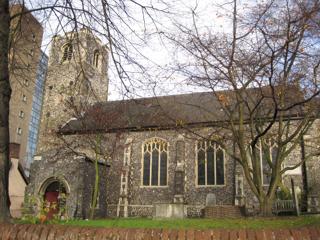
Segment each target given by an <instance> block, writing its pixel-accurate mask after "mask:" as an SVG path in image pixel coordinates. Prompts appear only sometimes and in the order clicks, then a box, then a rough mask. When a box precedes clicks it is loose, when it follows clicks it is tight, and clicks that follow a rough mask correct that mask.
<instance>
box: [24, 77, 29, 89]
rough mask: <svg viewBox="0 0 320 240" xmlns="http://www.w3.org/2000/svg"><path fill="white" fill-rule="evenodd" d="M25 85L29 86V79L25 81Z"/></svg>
mask: <svg viewBox="0 0 320 240" xmlns="http://www.w3.org/2000/svg"><path fill="white" fill-rule="evenodd" d="M24 85H25V86H27V87H28V86H29V80H28V79H25V80H24Z"/></svg>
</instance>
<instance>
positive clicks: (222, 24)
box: [27, 0, 261, 100]
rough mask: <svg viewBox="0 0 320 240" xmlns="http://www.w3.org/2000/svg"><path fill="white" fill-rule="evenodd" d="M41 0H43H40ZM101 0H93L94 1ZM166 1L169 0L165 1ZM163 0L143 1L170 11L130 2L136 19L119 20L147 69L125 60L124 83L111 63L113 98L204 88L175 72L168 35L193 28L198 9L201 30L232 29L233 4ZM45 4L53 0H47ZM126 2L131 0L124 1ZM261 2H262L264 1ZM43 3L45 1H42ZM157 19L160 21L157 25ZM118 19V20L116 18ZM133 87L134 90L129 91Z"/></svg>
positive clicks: (32, 4) (50, 26) (48, 34)
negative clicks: (180, 28) (144, 10)
mask: <svg viewBox="0 0 320 240" xmlns="http://www.w3.org/2000/svg"><path fill="white" fill-rule="evenodd" d="M39 1H41V0H39ZM94 1H97V3H99V2H100V1H98V0H92V1H91V3H92V2H94ZM163 1H165V0H163ZM163 1H160V0H157V1H147V0H141V1H139V3H145V4H146V5H148V4H152V5H153V6H155V7H157V8H159V9H164V10H165V11H166V12H168V13H162V12H152V11H150V13H151V16H152V19H150V18H148V17H147V16H144V18H143V15H142V14H141V9H140V8H137V7H135V6H132V5H130V4H128V9H126V10H127V11H129V12H130V14H131V16H133V18H134V20H133V19H128V21H125V23H123V22H121V21H118V23H117V24H119V26H120V29H122V31H123V34H124V35H125V36H126V37H127V39H131V42H134V43H136V45H134V46H130V45H128V48H129V55H130V56H132V57H133V58H134V59H135V60H136V61H137V62H138V63H139V64H141V65H143V67H144V68H145V70H146V71H143V72H142V71H141V69H138V68H137V67H136V66H134V65H133V64H131V63H130V62H126V61H125V60H124V61H123V65H124V67H125V68H126V70H127V71H128V73H129V75H130V78H131V79H130V81H129V80H127V82H126V80H125V82H124V84H125V85H126V87H124V85H123V82H121V81H120V80H119V77H118V76H117V74H116V73H115V67H114V64H113V63H112V62H110V66H109V78H110V84H109V99H110V100H114V99H123V98H127V97H135V98H136V97H145V96H154V95H168V94H179V93H189V92H193V91H203V89H197V88H194V87H190V86H187V85H186V82H185V81H184V80H185V79H184V78H183V77H182V76H180V75H179V74H177V73H173V68H174V62H175V60H177V58H181V55H180V53H179V52H177V51H176V47H175V46H174V45H173V44H172V42H170V41H169V40H168V39H167V38H166V37H164V34H159V32H163V33H168V34H171V35H174V34H179V32H178V31H177V27H176V26H177V25H178V24H182V25H183V26H186V27H189V28H192V24H193V19H192V14H191V12H192V10H194V11H195V12H196V17H195V21H196V24H197V26H198V27H199V29H200V31H202V32H206V31H211V32H228V31H230V26H231V25H230V17H231V16H230V13H231V8H230V7H231V4H230V2H226V1H223V0H215V1H212V0H198V1H196V0H172V1H168V4H169V5H166V4H163ZM44 2H45V3H47V2H49V1H47V2H46V1H44ZM124 2H125V3H126V2H127V3H128V2H130V1H124ZM243 2H249V1H239V3H240V4H242V6H241V7H242V9H245V8H246V7H247V4H246V3H243ZM260 2H261V1H260ZM42 3H43V1H42ZM27 6H28V7H29V8H36V7H37V6H38V5H37V1H34V0H29V2H28V3H27ZM37 17H38V19H40V20H41V18H45V17H44V16H43V15H42V14H38V15H37ZM50 17H51V18H50V21H49V22H43V25H44V30H45V33H44V42H43V50H44V51H45V52H46V53H47V54H48V53H49V48H50V41H51V38H52V36H53V34H55V33H56V25H57V17H55V16H50ZM153 20H154V21H155V23H156V24H154V22H152V21H153ZM115 22H117V20H115ZM128 22H129V25H130V27H131V28H132V29H133V30H134V33H135V34H137V36H139V37H141V39H139V38H138V37H137V36H136V35H134V34H133V32H130V31H129V30H128V28H127V26H125V25H126V24H127V23H128ZM128 88H129V90H130V92H129V93H128V92H127V89H128Z"/></svg>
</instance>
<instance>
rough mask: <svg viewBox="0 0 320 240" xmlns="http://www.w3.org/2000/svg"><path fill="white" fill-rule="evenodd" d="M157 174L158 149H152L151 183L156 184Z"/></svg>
mask: <svg viewBox="0 0 320 240" xmlns="http://www.w3.org/2000/svg"><path fill="white" fill-rule="evenodd" d="M158 174H159V151H158V150H156V149H155V150H153V151H152V177H151V185H153V186H155V185H158Z"/></svg>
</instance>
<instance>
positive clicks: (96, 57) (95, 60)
mask: <svg viewBox="0 0 320 240" xmlns="http://www.w3.org/2000/svg"><path fill="white" fill-rule="evenodd" d="M99 60H100V53H99V51H98V50H95V51H94V54H93V66H95V67H98V66H99Z"/></svg>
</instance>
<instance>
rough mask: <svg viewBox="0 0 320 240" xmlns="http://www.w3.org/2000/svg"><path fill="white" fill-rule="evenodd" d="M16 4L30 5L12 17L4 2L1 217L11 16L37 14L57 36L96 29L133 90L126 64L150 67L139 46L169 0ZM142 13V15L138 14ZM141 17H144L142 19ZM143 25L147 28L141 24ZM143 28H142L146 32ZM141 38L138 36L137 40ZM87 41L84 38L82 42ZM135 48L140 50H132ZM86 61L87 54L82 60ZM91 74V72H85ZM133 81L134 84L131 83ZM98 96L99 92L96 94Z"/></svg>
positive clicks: (3, 213)
mask: <svg viewBox="0 0 320 240" xmlns="http://www.w3.org/2000/svg"><path fill="white" fill-rule="evenodd" d="M10 3H12V4H21V5H22V6H25V5H26V6H27V8H26V9H25V10H24V11H22V12H18V13H15V14H12V15H11V16H10V13H9V1H8V0H4V1H1V2H0V7H1V10H0V19H1V23H0V29H1V30H0V34H1V35H0V42H1V43H0V44H1V60H0V62H1V63H0V66H1V73H0V74H1V75H0V79H1V80H0V81H1V84H2V87H1V92H2V94H1V104H0V106H1V111H0V112H1V113H0V115H1V133H0V138H1V140H0V155H1V167H0V169H1V199H0V220H1V221H3V220H6V219H8V218H9V210H8V209H9V198H8V171H9V159H8V158H9V156H8V151H9V150H8V147H9V133H8V130H9V128H8V127H9V126H8V116H9V114H8V113H9V101H10V95H11V88H10V82H9V72H8V66H9V65H8V64H9V61H8V53H9V52H10V48H14V44H11V42H10V36H9V35H10V21H15V19H17V18H19V17H20V16H21V15H24V14H29V13H32V14H34V15H36V16H37V18H38V19H39V20H41V22H42V23H43V24H45V27H46V28H47V29H51V35H55V34H59V33H65V32H70V31H73V32H74V33H75V34H74V35H75V36H76V35H77V32H78V31H79V30H80V29H83V28H87V29H90V30H91V31H92V32H93V33H94V34H95V35H97V36H99V37H100V38H102V40H103V41H107V43H108V47H109V49H110V56H111V59H112V61H113V63H114V67H115V71H116V73H117V75H118V77H119V79H120V81H121V82H122V83H123V84H124V83H125V81H126V84H124V85H123V86H124V88H125V89H126V91H127V92H129V91H130V90H131V89H132V87H130V84H132V83H131V76H130V74H128V70H127V69H126V67H125V64H126V63H130V64H131V68H132V66H135V69H138V70H139V71H141V72H145V69H144V66H143V65H142V64H140V63H139V61H137V60H136V59H135V57H133V56H134V55H136V56H137V55H139V56H140V57H144V58H145V56H143V54H142V53H141V52H140V51H139V48H138V47H139V46H141V45H143V44H145V43H146V40H145V39H144V37H143V34H144V33H145V32H146V31H145V30H146V28H147V25H150V24H151V25H152V26H153V27H156V26H157V24H158V22H157V21H156V20H155V19H156V18H154V17H153V14H154V13H155V12H159V13H165V12H166V11H167V10H166V5H162V6H161V9H160V8H157V7H155V6H153V5H152V4H149V5H144V4H141V3H138V2H136V1H127V2H124V1H104V0H95V1H83V0H80V1H69V0H67V1H36V2H34V1H30V2H26V1H11V2H10ZM137 12H140V13H141V14H138V15H137V14H136V13H137ZM137 16H141V18H140V17H139V18H137ZM134 24H139V25H140V30H141V29H142V30H144V31H142V32H143V34H142V35H141V34H139V33H137V32H139V31H137V30H136V29H135V28H134ZM141 26H142V27H141ZM140 32H141V31H140ZM133 39H135V40H133ZM79 44H81V43H79ZM132 52H134V54H132ZM78 62H79V63H80V65H81V59H80V60H79V61H78ZM80 68H81V69H82V71H81V72H82V73H84V74H85V73H86V71H85V69H84V68H83V66H80ZM84 78H86V76H84ZM128 83H129V85H128ZM93 95H94V93H93Z"/></svg>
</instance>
